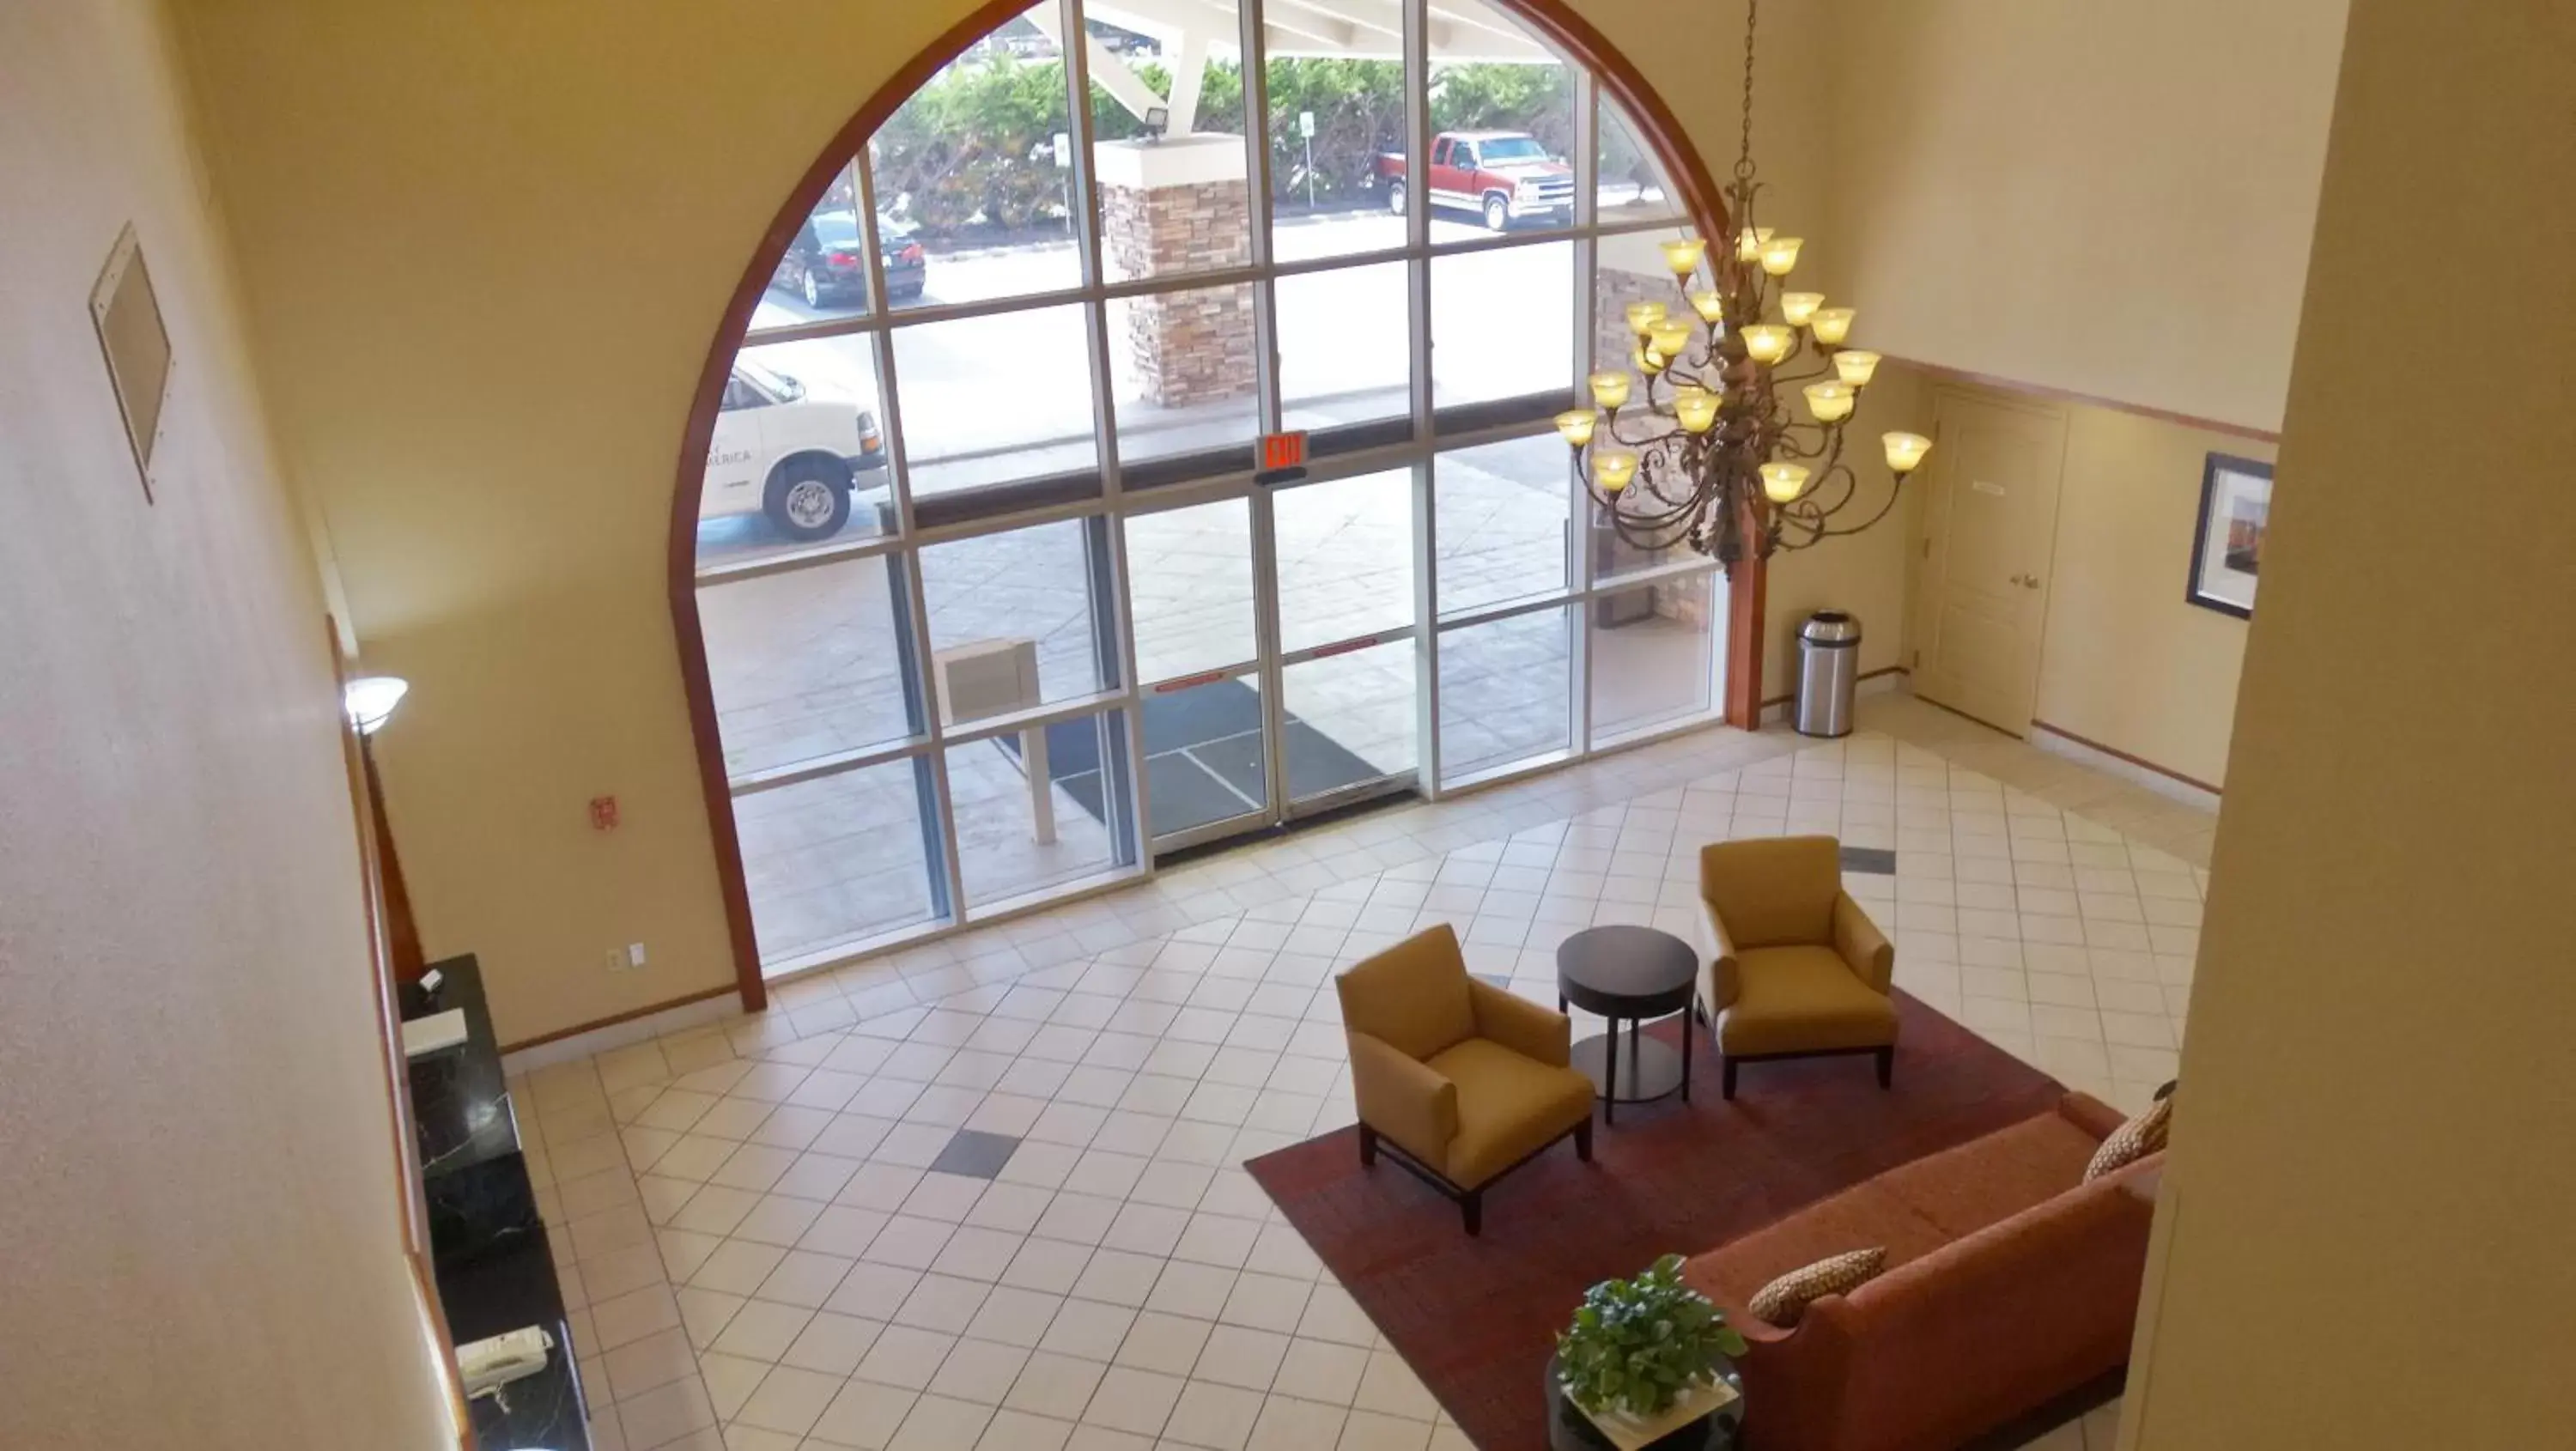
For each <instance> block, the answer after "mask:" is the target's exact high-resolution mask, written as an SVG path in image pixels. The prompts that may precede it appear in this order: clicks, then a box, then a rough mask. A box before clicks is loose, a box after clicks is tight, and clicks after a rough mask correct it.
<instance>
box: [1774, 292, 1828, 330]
mask: <svg viewBox="0 0 2576 1451" xmlns="http://www.w3.org/2000/svg"><path fill="white" fill-rule="evenodd" d="M1824 305H1825V295H1824V294H1823V293H1821V292H1784V293H1781V294H1780V320H1781V321H1782V322H1785V323H1787V324H1788V325H1789V326H1791V327H1805V326H1806V325H1807V323H1808V322H1809V321H1810V320H1811V319H1813V318H1814V317H1815V315H1816V309H1817V308H1820V307H1822V306H1824Z"/></svg>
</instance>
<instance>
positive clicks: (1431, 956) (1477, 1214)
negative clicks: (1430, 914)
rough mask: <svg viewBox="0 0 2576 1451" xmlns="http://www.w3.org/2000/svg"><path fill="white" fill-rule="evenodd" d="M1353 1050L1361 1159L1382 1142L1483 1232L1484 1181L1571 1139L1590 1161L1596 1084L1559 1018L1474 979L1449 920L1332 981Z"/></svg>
mask: <svg viewBox="0 0 2576 1451" xmlns="http://www.w3.org/2000/svg"><path fill="white" fill-rule="evenodd" d="M1333 987H1334V990H1335V992H1336V993H1338V994H1339V995H1340V998H1341V1002H1342V1028H1343V1031H1344V1033H1345V1034H1346V1035H1347V1036H1348V1037H1349V1039H1350V1045H1351V1096H1352V1097H1353V1098H1354V1099H1355V1100H1357V1102H1358V1106H1359V1120H1360V1162H1361V1163H1362V1164H1364V1165H1370V1166H1374V1165H1375V1164H1376V1163H1377V1154H1378V1149H1379V1148H1380V1147H1381V1146H1383V1147H1385V1148H1387V1149H1388V1150H1390V1151H1392V1153H1393V1155H1394V1157H1395V1160H1396V1162H1397V1163H1399V1164H1402V1165H1403V1166H1404V1167H1406V1168H1408V1169H1410V1170H1412V1171H1413V1172H1414V1173H1416V1174H1418V1175H1420V1176H1421V1177H1422V1178H1423V1179H1425V1180H1427V1181H1428V1182H1429V1183H1430V1184H1431V1185H1432V1187H1434V1188H1436V1189H1438V1190H1439V1191H1440V1192H1442V1193H1443V1194H1446V1195H1448V1196H1449V1197H1450V1198H1452V1199H1455V1200H1456V1201H1458V1207H1459V1211H1460V1213H1461V1214H1463V1215H1464V1216H1465V1218H1466V1222H1467V1232H1468V1233H1469V1234H1474V1233H1476V1232H1477V1231H1478V1230H1479V1229H1481V1228H1482V1227H1483V1223H1484V1202H1485V1186H1486V1185H1488V1184H1490V1183H1492V1182H1493V1181H1494V1180H1496V1179H1499V1178H1501V1177H1502V1176H1503V1175H1504V1174H1506V1173H1508V1172H1510V1171H1511V1170H1513V1169H1516V1168H1518V1167H1520V1166H1521V1165H1522V1164H1523V1163H1526V1162H1528V1161H1529V1160H1530V1159H1533V1158H1535V1157H1537V1156H1538V1154H1539V1153H1540V1152H1541V1151H1543V1150H1545V1149H1547V1148H1548V1147H1550V1146H1551V1145H1553V1144H1555V1143H1556V1141H1557V1140H1559V1139H1562V1138H1564V1137H1565V1136H1566V1135H1568V1134H1571V1135H1573V1136H1574V1151H1575V1153H1576V1154H1577V1155H1578V1156H1580V1157H1581V1158H1583V1159H1584V1160H1585V1161H1587V1162H1589V1161H1590V1159H1591V1158H1592V1080H1591V1079H1589V1078H1586V1077H1584V1076H1583V1075H1582V1074H1581V1073H1578V1072H1576V1071H1575V1070H1574V1069H1572V1068H1570V1067H1568V1066H1567V1059H1568V1057H1569V1055H1570V1052H1571V1050H1572V1047H1573V1039H1574V1030H1573V1025H1572V1024H1570V1023H1569V1022H1567V1021H1566V1017H1565V1015H1564V1014H1563V1013H1555V1012H1550V1011H1548V1010H1547V1009H1546V1008H1543V1007H1540V1006H1539V1005H1538V1004H1536V1003H1533V1002H1530V1001H1529V1000H1527V999H1525V998H1521V997H1518V996H1516V995H1514V994H1512V993H1508V992H1505V991H1503V990H1502V989H1500V988H1497V987H1494V986H1492V985H1490V984H1488V983H1482V982H1478V981H1477V980H1476V979H1474V978H1472V977H1470V976H1468V975H1467V959H1466V957H1465V955H1464V954H1463V953H1461V952H1460V951H1459V949H1458V934H1457V933H1455V932H1453V931H1451V930H1450V929H1449V927H1448V926H1446V925H1445V924H1444V925H1442V926H1438V927H1433V928H1431V929H1429V930H1427V931H1424V932H1420V933H1416V934H1415V935H1414V936H1412V937H1408V938H1406V939H1405V940H1404V941H1402V942H1399V943H1397V944H1396V945H1394V946H1393V947H1390V948H1388V949H1387V950H1386V951H1384V952H1381V953H1379V954H1377V955H1376V956H1375V957H1372V958H1369V959H1368V960H1366V961H1364V962H1362V963H1360V964H1359V965H1358V966H1356V967H1353V968H1352V969H1351V970H1350V971H1348V972H1345V973H1343V974H1342V975H1341V976H1339V977H1337V978H1335V979H1334V980H1333Z"/></svg>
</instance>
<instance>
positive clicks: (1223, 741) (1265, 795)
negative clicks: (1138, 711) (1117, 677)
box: [1144, 675, 1270, 837]
mask: <svg viewBox="0 0 2576 1451" xmlns="http://www.w3.org/2000/svg"><path fill="white" fill-rule="evenodd" d="M1144 710H1145V804H1146V809H1147V810H1148V811H1149V812H1151V813H1152V817H1153V819H1152V821H1151V823H1150V825H1151V827H1152V834H1153V835H1155V836H1157V837H1164V836H1170V835H1173V834H1174V833H1176V832H1183V831H1188V830H1189V829H1190V828H1192V827H1196V826H1205V825H1207V824H1208V823H1209V822H1211V821H1224V820H1226V819H1227V818H1229V817H1235V816H1241V815H1244V814H1245V813H1247V812H1253V811H1259V810H1261V809H1262V808H1263V807H1265V806H1267V805H1269V804H1270V765H1269V757H1268V756H1267V755H1266V754H1265V753H1264V752H1263V750H1262V748H1261V693H1260V680H1259V678H1258V677H1256V676H1251V675H1245V676H1240V677H1228V678H1226V679H1223V680H1210V681H1207V682H1205V683H1203V684H1198V685H1187V684H1182V683H1180V682H1177V681H1176V682H1174V683H1173V685H1172V686H1169V687H1165V688H1162V689H1157V690H1150V691H1148V692H1146V695H1145V701H1144Z"/></svg>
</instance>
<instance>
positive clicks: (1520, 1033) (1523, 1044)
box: [1467, 978, 1574, 1068]
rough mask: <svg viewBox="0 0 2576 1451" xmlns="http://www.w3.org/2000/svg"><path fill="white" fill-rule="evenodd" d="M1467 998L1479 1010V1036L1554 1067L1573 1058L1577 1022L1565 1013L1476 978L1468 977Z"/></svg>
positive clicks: (1564, 1064)
mask: <svg viewBox="0 0 2576 1451" xmlns="http://www.w3.org/2000/svg"><path fill="white" fill-rule="evenodd" d="M1467 1001H1468V1003H1469V1005H1470V1006H1472V1007H1474V1008H1475V1010H1476V1036H1477V1037H1479V1038H1491V1039H1493V1040H1494V1041H1495V1042H1497V1043H1500V1044H1502V1045H1503V1046H1504V1047H1506V1048H1509V1049H1511V1050H1512V1051H1513V1052H1515V1053H1518V1054H1519V1055H1521V1056H1522V1057H1523V1058H1534V1059H1536V1060H1538V1061H1539V1062H1541V1063H1544V1064H1546V1065H1547V1066H1549V1067H1550V1068H1563V1067H1565V1066H1566V1065H1567V1064H1568V1063H1569V1062H1570V1061H1571V1060H1572V1058H1573V1056H1574V1024H1573V1022H1572V1021H1570V1020H1569V1019H1567V1017H1566V1016H1565V1014H1563V1013H1559V1012H1554V1011H1551V1010H1549V1009H1547V1008H1543V1007H1540V1006H1539V1005H1538V1004H1536V1003H1534V1002H1531V1001H1530V1000H1529V999H1527V998H1525V997H1522V996H1521V995H1520V994H1518V993H1514V992H1506V991H1504V990H1503V989H1501V988H1498V987H1496V986H1494V985H1493V984H1492V983H1489V982H1478V981H1477V980H1476V979H1474V978H1469V979H1467Z"/></svg>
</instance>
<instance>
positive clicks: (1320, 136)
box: [1265, 11, 1405, 262]
mask: <svg viewBox="0 0 2576 1451" xmlns="http://www.w3.org/2000/svg"><path fill="white" fill-rule="evenodd" d="M1387 20H1388V23H1389V24H1392V23H1393V13H1392V12H1391V11H1390V12H1389V13H1388V17H1387ZM1329 23H1332V24H1338V25H1340V26H1342V27H1344V28H1346V29H1352V30H1354V31H1355V32H1356V33H1358V34H1361V35H1363V36H1365V39H1364V40H1363V41H1362V42H1361V46H1362V48H1364V49H1365V50H1371V51H1376V52H1378V53H1377V54H1374V55H1369V54H1360V55H1347V54H1322V55H1294V54H1289V55H1283V54H1281V53H1280V52H1281V51H1282V50H1284V49H1288V48H1290V47H1291V46H1293V45H1294V44H1295V42H1296V40H1297V37H1295V36H1293V35H1291V34H1290V33H1289V32H1287V31H1285V30H1282V29H1280V28H1279V27H1278V26H1277V24H1276V23H1275V22H1274V23H1273V25H1272V27H1271V30H1270V40H1269V53H1268V58H1267V62H1266V65H1265V73H1266V79H1267V81H1268V88H1267V95H1268V97H1269V109H1270V126H1269V138H1268V139H1269V145H1270V186H1271V193H1270V208H1271V211H1270V215H1271V228H1270V250H1271V255H1272V256H1274V257H1276V258H1278V259H1279V260H1281V261H1283V262H1293V261H1297V260H1299V259H1301V258H1308V257H1343V256H1348V255H1350V254H1351V253H1354V252H1381V251H1389V250H1392V249H1394V248H1397V247H1401V246H1403V245H1404V192H1403V186H1402V183H1401V181H1400V178H1401V177H1402V176H1403V174H1404V145H1405V142H1404V111H1405V105H1404V62H1403V61H1402V60H1401V59H1399V58H1398V55H1397V42H1396V37H1395V35H1394V34H1393V33H1391V32H1358V31H1357V28H1356V27H1352V26H1351V25H1350V23H1349V22H1348V21H1333V22H1329ZM1315 48H1316V49H1318V50H1330V49H1332V47H1330V46H1326V45H1317V46H1316V47H1315ZM1310 117H1311V118H1312V120H1313V123H1314V124H1313V127H1312V131H1313V134H1312V135H1308V134H1307V132H1308V129H1309V128H1308V127H1307V125H1306V122H1307V119H1308V118H1310Z"/></svg>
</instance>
